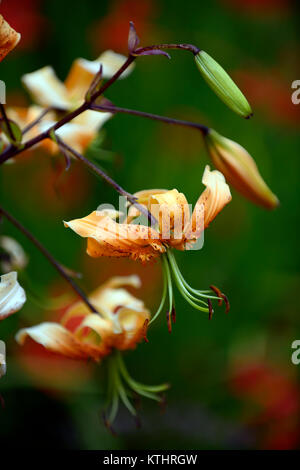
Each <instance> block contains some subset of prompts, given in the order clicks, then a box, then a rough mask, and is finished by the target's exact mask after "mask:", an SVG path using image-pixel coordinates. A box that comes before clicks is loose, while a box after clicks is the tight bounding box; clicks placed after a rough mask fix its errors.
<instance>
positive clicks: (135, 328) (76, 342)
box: [16, 275, 168, 427]
mask: <svg viewBox="0 0 300 470" xmlns="http://www.w3.org/2000/svg"><path fill="white" fill-rule="evenodd" d="M124 286H129V287H134V288H138V287H140V279H139V277H138V276H134V275H133V276H125V277H122V276H120V277H114V278H112V279H110V280H109V281H107V282H106V283H105V284H104V285H103V286H101V287H99V288H98V289H97V290H96V291H95V292H93V293H92V294H91V296H90V301H91V303H92V304H93V305H94V306H95V308H96V309H97V311H98V312H99V314H97V313H90V312H89V310H88V308H87V306H86V305H85V304H83V303H82V302H81V301H80V302H76V303H75V304H74V305H72V306H71V307H70V308H69V309H68V310H67V311H66V313H65V314H64V315H63V317H62V319H61V321H60V323H54V322H52V323H51V322H46V323H41V324H40V325H37V326H33V327H30V328H23V329H22V330H20V331H19V332H18V333H17V335H16V340H17V342H18V343H19V344H21V345H23V344H24V342H25V340H26V338H27V337H30V338H32V339H33V340H34V341H35V342H37V343H38V344H41V345H43V346H44V347H45V348H46V349H48V350H50V351H52V352H55V353H59V354H61V355H63V356H66V357H70V358H73V359H92V360H94V361H96V362H99V361H100V360H101V359H103V358H105V357H106V356H108V358H107V367H108V381H109V385H108V392H109V396H108V399H109V408H110V409H109V410H108V411H109V414H108V416H107V417H106V415H104V421H105V424H106V426H108V427H111V424H112V422H113V421H114V419H115V417H116V414H117V411H118V405H119V400H121V401H123V403H124V405H125V406H126V407H127V409H128V410H129V411H130V412H131V413H132V414H133V415H134V416H136V410H135V408H134V407H133V405H132V404H131V402H130V398H129V396H128V395H129V393H131V392H134V393H136V394H139V395H142V396H146V397H148V398H151V399H153V400H156V401H161V398H160V397H159V395H158V393H160V392H163V391H165V390H166V389H167V388H168V385H167V384H161V385H154V386H151V385H144V384H141V383H139V382H137V381H136V380H134V379H133V378H132V377H131V376H130V375H129V373H128V371H127V369H126V366H125V364H124V361H123V359H122V357H121V354H120V351H124V350H127V349H133V348H135V347H136V345H137V343H138V342H139V341H140V340H141V339H142V338H144V337H145V331H146V328H147V325H148V322H149V319H150V312H149V310H147V308H146V307H145V305H144V303H143V301H141V300H139V299H137V298H136V297H134V296H133V295H131V294H130V293H129V292H128V291H127V290H125V289H124V288H123V287H124ZM74 320H79V323H77V326H76V327H75V328H73V329H72V328H71V325H70V323H71V322H74Z"/></svg>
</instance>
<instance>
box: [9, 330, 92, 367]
mask: <svg viewBox="0 0 300 470" xmlns="http://www.w3.org/2000/svg"><path fill="white" fill-rule="evenodd" d="M28 336H29V337H30V338H32V339H33V340H34V341H36V342H37V343H39V344H41V345H42V346H44V347H45V348H46V349H49V350H50V351H52V352H55V353H58V354H62V355H63V356H67V357H70V358H73V359H88V358H92V359H94V360H96V361H98V360H99V358H100V357H101V351H99V350H98V348H96V347H94V346H91V345H89V344H85V343H82V342H80V341H79V340H78V339H77V338H76V337H75V335H74V334H73V333H71V332H70V331H68V330H67V329H66V328H64V327H63V326H62V325H60V324H59V323H50V322H45V323H41V324H40V325H37V326H33V327H31V328H23V329H22V330H20V331H19V332H18V333H17V335H16V341H17V342H18V343H19V344H21V345H23V344H24V342H25V340H26V338H27V337H28Z"/></svg>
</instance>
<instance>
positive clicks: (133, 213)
mask: <svg viewBox="0 0 300 470" xmlns="http://www.w3.org/2000/svg"><path fill="white" fill-rule="evenodd" d="M167 191H168V190H167V189H143V190H141V191H137V192H136V193H134V196H135V197H136V198H137V202H138V203H139V204H141V205H143V206H145V207H147V208H148V205H149V201H150V198H151V196H153V195H154V194H163V193H166V192H167ZM140 215H141V213H140V211H139V210H138V208H137V207H136V206H134V205H131V206H130V207H129V210H128V216H127V220H126V222H127V223H130V222H132V220H133V219H135V218H136V217H139V216H140Z"/></svg>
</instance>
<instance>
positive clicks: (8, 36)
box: [0, 15, 21, 62]
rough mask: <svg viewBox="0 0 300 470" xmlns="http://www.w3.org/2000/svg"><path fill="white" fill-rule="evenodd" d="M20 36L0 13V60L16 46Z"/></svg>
mask: <svg viewBox="0 0 300 470" xmlns="http://www.w3.org/2000/svg"><path fill="white" fill-rule="evenodd" d="M20 38H21V35H20V34H19V33H17V32H16V31H15V30H14V29H13V28H12V27H11V26H10V25H9V24H8V23H7V21H5V19H4V18H3V16H2V15H0V62H1V61H2V60H3V59H4V57H5V56H6V55H7V54H8V53H9V52H10V51H12V50H13V49H14V48H15V47H16V45H17V44H18V42H19V41H20Z"/></svg>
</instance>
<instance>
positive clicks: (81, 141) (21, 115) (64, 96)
mask: <svg viewBox="0 0 300 470" xmlns="http://www.w3.org/2000/svg"><path fill="white" fill-rule="evenodd" d="M125 61H126V57H125V56H123V55H121V54H116V53H115V52H113V51H106V52H104V53H103V54H101V55H100V57H99V58H98V59H97V60H95V61H89V60H86V59H76V60H75V61H74V62H73V65H72V67H71V70H70V72H69V74H68V76H67V78H66V80H65V82H64V83H63V82H61V81H60V80H59V79H58V78H57V76H56V74H55V72H54V70H53V68H52V67H50V66H46V67H43V68H41V69H39V70H37V71H35V72H32V73H28V74H25V75H24V76H23V78H22V81H23V83H24V85H25V87H26V88H27V89H28V91H29V93H30V94H31V96H32V98H33V100H34V102H35V103H36V105H33V106H29V108H18V107H14V108H10V109H9V110H8V116H9V118H10V119H12V120H13V121H15V122H16V123H17V124H18V125H19V127H20V128H21V129H23V128H24V127H26V126H28V125H29V124H30V123H31V122H33V121H35V120H36V119H37V118H39V117H40V116H41V115H42V113H43V112H44V111H46V109H47V108H51V109H53V111H48V112H47V113H46V114H45V115H44V116H43V117H42V118H41V119H38V122H37V123H36V124H35V125H34V126H33V127H32V128H31V129H30V130H29V131H28V132H27V134H26V135H27V137H28V138H29V139H30V138H34V137H35V136H36V135H38V134H40V133H41V132H45V131H47V130H49V129H50V128H51V127H52V126H53V125H54V124H55V123H56V122H57V121H58V119H59V117H61V114H60V115H59V113H57V111H60V113H61V112H62V111H64V112H68V111H72V110H73V109H75V108H77V107H78V106H80V105H81V104H82V103H83V101H84V99H85V95H86V93H87V91H88V89H89V87H90V85H91V83H92V81H93V79H94V77H95V74H96V73H97V72H99V69H100V64H101V65H102V78H110V77H112V76H113V75H114V73H115V72H116V71H117V70H118V69H119V68H120V67H121V66H122V65H123V63H124V62H125ZM133 65H134V64H132V65H130V66H129V67H128V69H127V70H125V71H124V73H123V74H122V75H121V76H120V77H119V78H125V77H126V76H128V75H129V74H130V73H131V71H132V69H133ZM111 117H112V114H111V113H108V112H99V111H91V110H87V111H85V112H83V113H81V114H80V115H79V116H77V117H75V118H74V119H73V120H72V121H71V122H68V123H67V124H65V125H64V126H63V127H61V128H60V129H58V130H57V131H56V134H57V135H58V137H60V138H61V139H62V140H63V141H64V142H65V143H66V144H68V145H70V146H71V147H72V148H73V149H74V150H76V151H77V152H79V153H83V152H84V151H85V150H86V149H87V147H88V146H89V144H90V143H91V142H92V141H93V140H94V139H95V137H96V136H97V134H98V132H99V130H100V129H101V128H102V126H103V125H104V123H105V122H106V121H107V120H108V119H110V118H111ZM3 141H4V144H6V145H7V144H8V140H7V138H6V137H5V136H3ZM38 145H39V146H41V147H43V148H44V149H45V150H47V151H49V152H50V153H52V154H55V153H59V152H60V150H59V147H58V146H57V144H56V143H55V142H54V141H52V140H50V139H46V140H43V141H42V142H40V143H39V144H38Z"/></svg>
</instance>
